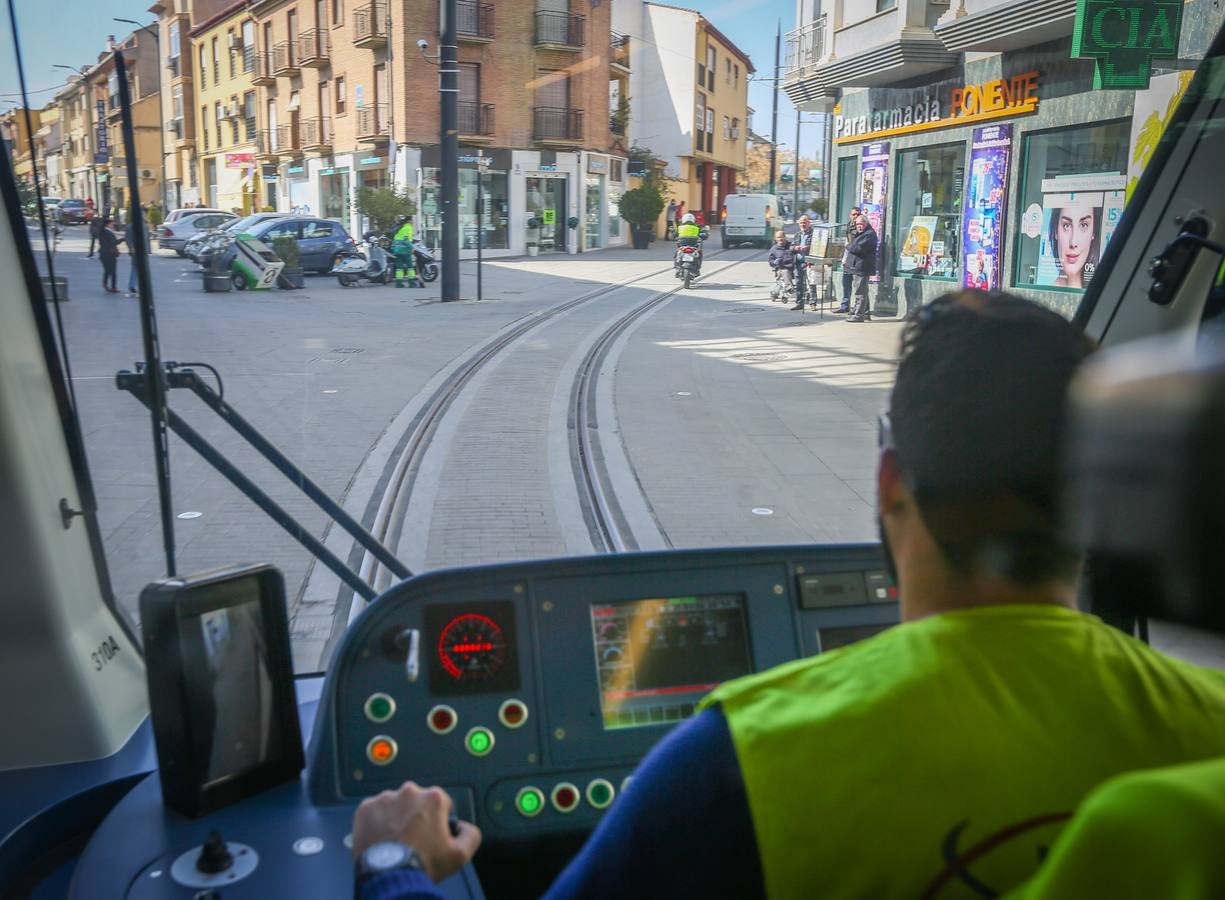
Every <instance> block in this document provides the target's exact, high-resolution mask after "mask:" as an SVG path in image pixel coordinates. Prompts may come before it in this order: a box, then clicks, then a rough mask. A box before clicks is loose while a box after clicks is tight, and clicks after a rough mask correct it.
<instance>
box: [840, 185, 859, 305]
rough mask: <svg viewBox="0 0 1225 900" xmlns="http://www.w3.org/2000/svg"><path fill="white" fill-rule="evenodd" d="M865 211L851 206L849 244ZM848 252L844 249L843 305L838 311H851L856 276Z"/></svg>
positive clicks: (847, 230)
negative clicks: (848, 262) (848, 260)
mask: <svg viewBox="0 0 1225 900" xmlns="http://www.w3.org/2000/svg"><path fill="white" fill-rule="evenodd" d="M862 212H863V210H861V209H860V208H859V207H858V206H852V207H851V218H850V221H848V222H847V223H846V243H847V245H848V246H849V245H850V243H851V238H853V237H854V236H855V220H856V219H858V218H859V216H860V214H861V213H862ZM846 264H847V254H846V250H845V249H844V250H843V251H842V305H841V306H839V307H838V312H840V313H849V312H850V311H851V284H852V282H853V281H854V278H855V276H854V275H852V274H851V271H850V269H848V268H847V267H846Z"/></svg>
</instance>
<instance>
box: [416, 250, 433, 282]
mask: <svg viewBox="0 0 1225 900" xmlns="http://www.w3.org/2000/svg"><path fill="white" fill-rule="evenodd" d="M413 261H414V262H415V263H416V266H417V277H418V278H420V279H421V280H422V281H426V282H429V281H433V280H434V279H435V278H437V277H438V260H437V259H436V258H435V257H434V251H433V250H431V249H430V248H429V247H427V246H426V245H425V242H424V241H420V240H414V241H413Z"/></svg>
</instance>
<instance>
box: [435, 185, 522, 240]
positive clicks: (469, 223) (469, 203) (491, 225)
mask: <svg viewBox="0 0 1225 900" xmlns="http://www.w3.org/2000/svg"><path fill="white" fill-rule="evenodd" d="M439 174H440V173H439V171H438V169H434V168H426V169H424V170H422V178H423V181H422V184H421V210H420V213H419V224H420V227H421V229H422V231H423V232H424V234H425V240H426V242H427V243H429V244H430V246H432V247H437V246H439V245H441V244H442V216H441V215H440V214H439V210H440V208H441V206H442V201H441V196H442V186H441V184H440V183H439ZM483 179H484V180H483V181H482V182H481V191H482V193H483V194H484V197H485V212H484V215H483V217H482V220H481V223H480V224H481V228H482V233H483V235H484V237H483V239H482V243H481V247H482V248H483V249H485V250H506V249H508V247H509V244H508V243H507V225H508V223H509V216H510V199H509V198H510V194H509V191H508V189H507V179H506V173H505V172H486V173H485V174H484V176H483ZM476 194H477V191H476V169H460V170H459V247H460V249H461V250H475V249H476V236H477V214H476Z"/></svg>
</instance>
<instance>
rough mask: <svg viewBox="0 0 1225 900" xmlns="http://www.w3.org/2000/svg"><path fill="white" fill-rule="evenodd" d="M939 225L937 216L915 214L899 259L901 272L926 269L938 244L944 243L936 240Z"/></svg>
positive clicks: (898, 266)
mask: <svg viewBox="0 0 1225 900" xmlns="http://www.w3.org/2000/svg"><path fill="white" fill-rule="evenodd" d="M938 227H939V220H938V219H937V218H936V217H935V216H915V217H914V218H913V219H911V220H910V230H909V231H907V232H906V240H904V241H903V242H902V252H901V255H900V256H898V260H897V270H898V271H899V272H922V271H926V269H927V267H928V265H929V264H930V262H931V259H932V256H933V255H934V254H935V252H936V244H937V243H942V242H939V241H937V240H936V229H937V228H938ZM940 249H941V250H943V247H941V248H940Z"/></svg>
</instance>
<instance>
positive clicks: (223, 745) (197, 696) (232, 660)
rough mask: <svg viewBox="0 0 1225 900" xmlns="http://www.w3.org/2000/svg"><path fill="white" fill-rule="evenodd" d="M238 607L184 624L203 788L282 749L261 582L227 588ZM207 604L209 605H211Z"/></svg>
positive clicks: (189, 696)
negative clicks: (235, 599)
mask: <svg viewBox="0 0 1225 900" xmlns="http://www.w3.org/2000/svg"><path fill="white" fill-rule="evenodd" d="M234 592H238V594H239V602H238V603H237V604H233V605H227V606H221V607H219V608H217V609H210V610H207V611H205V612H203V613H200V614H197V615H190V616H186V617H184V618H183V619H181V620H180V623H179V629H180V634H181V635H182V642H183V652H184V675H185V678H184V687H185V691H186V694H187V705H188V707H189V710H188V721H189V722H190V723H191V726H190V727H191V739H192V741H193V743H194V746H195V753H194V756H195V758H196V759H197V760H198V761H199V765H200V770H199V771H200V777H201V780H202V782H203V787H205V788H208V787H211V786H213V785H217V784H220V783H222V782H224V781H227V780H229V779H232V778H236V777H238V776H240V775H243V774H245V773H246V772H249V771H251V770H252V769H254V768H256V767H257V766H259V765H261V764H263V763H264V762H266V761H267V760H268V759H270V758H275V757H279V756H280V755H281V754H282V752H283V748H284V735H283V734H282V733H281V723H280V717H279V715H278V714H277V710H276V697H275V694H274V691H273V682H272V671H271V666H270V661H269V658H268V645H267V640H266V638H265V623H264V617H263V613H262V611H261V609H260V594H259V582H258V581H257V580H256V579H254V578H247V579H242V580H240V581H236V582H233V583H231V584H229V585H227V586H226V596H227V597H233V596H234ZM206 605H207V604H206Z"/></svg>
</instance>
